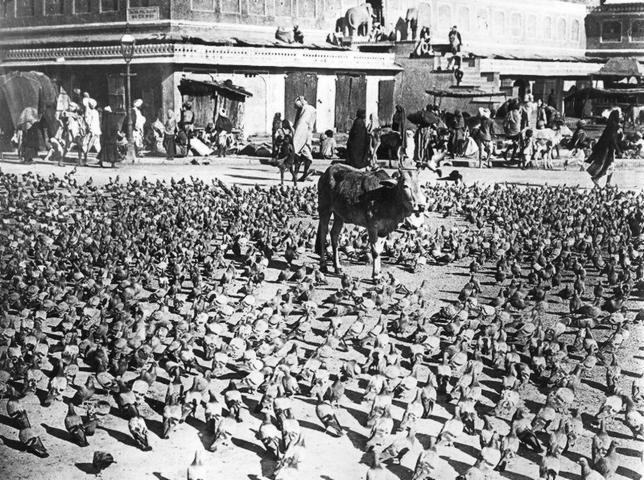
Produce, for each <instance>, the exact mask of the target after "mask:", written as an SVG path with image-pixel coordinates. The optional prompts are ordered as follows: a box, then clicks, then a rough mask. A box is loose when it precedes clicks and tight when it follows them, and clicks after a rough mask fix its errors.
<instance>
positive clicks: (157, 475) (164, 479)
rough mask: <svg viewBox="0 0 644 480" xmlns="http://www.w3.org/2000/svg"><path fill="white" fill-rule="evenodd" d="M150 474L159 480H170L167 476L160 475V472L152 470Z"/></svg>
mask: <svg viewBox="0 0 644 480" xmlns="http://www.w3.org/2000/svg"><path fill="white" fill-rule="evenodd" d="M152 475H154V476H155V477H157V478H158V479H159V480H170V479H169V478H168V477H165V476H163V475H161V472H152Z"/></svg>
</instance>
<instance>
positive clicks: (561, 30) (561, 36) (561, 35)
mask: <svg viewBox="0 0 644 480" xmlns="http://www.w3.org/2000/svg"><path fill="white" fill-rule="evenodd" d="M566 38H567V37H566V19H565V18H560V19H559V20H558V21H557V40H565V39H566Z"/></svg>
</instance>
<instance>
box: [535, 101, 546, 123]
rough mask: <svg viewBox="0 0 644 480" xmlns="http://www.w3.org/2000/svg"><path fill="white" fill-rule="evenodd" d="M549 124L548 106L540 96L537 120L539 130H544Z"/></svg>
mask: <svg viewBox="0 0 644 480" xmlns="http://www.w3.org/2000/svg"><path fill="white" fill-rule="evenodd" d="M547 124H548V115H547V113H546V106H545V105H544V104H543V101H542V100H541V99H540V98H539V99H537V121H536V127H537V130H542V129H544V128H546V125H547Z"/></svg>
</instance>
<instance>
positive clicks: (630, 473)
mask: <svg viewBox="0 0 644 480" xmlns="http://www.w3.org/2000/svg"><path fill="white" fill-rule="evenodd" d="M615 473H617V475H622V476H623V477H627V478H630V479H631V480H639V479H640V478H642V475H641V474H639V473H637V472H636V471H634V470H631V469H630V468H626V467H622V466H621V465H620V466H619V467H617V471H616V472H615Z"/></svg>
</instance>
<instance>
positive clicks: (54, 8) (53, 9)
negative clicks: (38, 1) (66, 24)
mask: <svg viewBox="0 0 644 480" xmlns="http://www.w3.org/2000/svg"><path fill="white" fill-rule="evenodd" d="M64 13H65V4H64V2H63V0H45V15H62V14H64Z"/></svg>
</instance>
